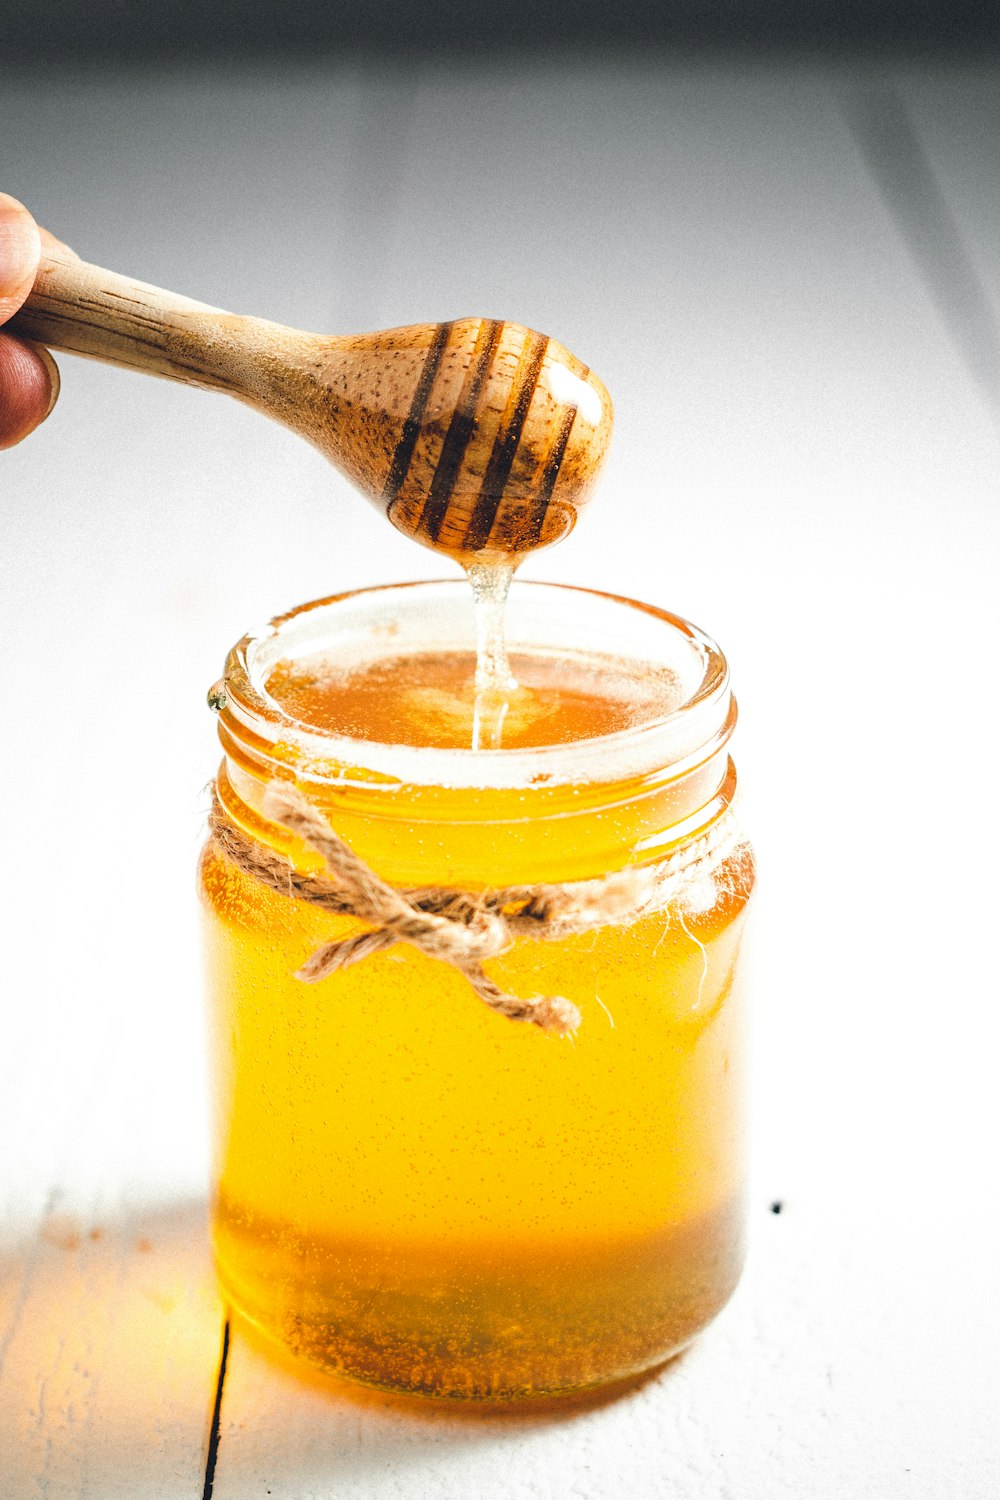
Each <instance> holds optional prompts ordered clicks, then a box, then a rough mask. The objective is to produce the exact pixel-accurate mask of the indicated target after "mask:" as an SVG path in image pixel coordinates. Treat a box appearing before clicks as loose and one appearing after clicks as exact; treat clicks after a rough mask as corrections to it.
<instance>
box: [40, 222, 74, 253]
mask: <svg viewBox="0 0 1000 1500" xmlns="http://www.w3.org/2000/svg"><path fill="white" fill-rule="evenodd" d="M38 233H39V234H40V235H41V237H42V250H43V251H44V253H45V254H46V255H61V256H62V257H63V259H65V258H66V256H67V255H68V256H69V258H70V260H79V259H80V257H79V256H78V255H77V253H76V251H75V250H71V249H70V247H69V245H64V244H63V242H62V240H57V239H56V237H55V235H54V234H50V233H49V231H48V230H47V229H46V228H45V227H44V226H43V225H41V224H39V226H38Z"/></svg>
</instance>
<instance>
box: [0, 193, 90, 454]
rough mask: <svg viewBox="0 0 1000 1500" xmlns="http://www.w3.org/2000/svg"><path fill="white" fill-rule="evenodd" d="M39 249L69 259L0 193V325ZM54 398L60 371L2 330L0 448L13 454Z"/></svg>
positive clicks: (27, 286)
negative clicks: (11, 450) (51, 251)
mask: <svg viewBox="0 0 1000 1500" xmlns="http://www.w3.org/2000/svg"><path fill="white" fill-rule="evenodd" d="M43 247H44V248H45V249H50V248H51V249H58V250H59V251H60V253H61V254H64V255H65V254H67V253H69V254H72V252H71V251H68V250H67V247H66V246H65V245H60V244H59V242H58V240H55V239H54V238H53V237H52V235H50V234H49V233H48V232H47V230H44V229H40V228H39V226H38V225H37V224H36V223H35V221H34V219H33V218H32V217H31V215H30V214H29V212H28V210H27V209H26V208H25V207H24V206H23V205H22V204H20V203H18V201H17V199H16V198H11V197H9V196H8V194H7V193H0V325H2V324H4V323H6V322H7V320H8V318H12V317H13V316H14V314H15V313H16V312H17V310H18V308H19V307H20V306H21V304H22V303H23V302H24V300H25V298H26V297H27V295H28V293H29V292H30V291H31V288H32V286H33V284H34V280H35V273H36V272H37V270H38V261H39V257H40V256H41V253H42V249H43ZM58 394H59V371H58V370H57V369H56V362H55V360H54V359H53V358H52V355H51V354H50V353H49V351H48V350H47V349H43V348H42V347H41V345H40V344H28V343H25V342H24V340H23V339H18V338H15V337H14V336H13V334H10V333H4V332H3V331H2V328H0V448H12V447H13V445H14V444H15V443H19V442H20V441H21V439H22V438H24V437H27V436H28V433H29V432H33V431H34V429H35V428H36V427H37V426H38V425H39V423H40V422H44V421H45V418H46V417H47V416H48V414H49V412H50V411H51V410H52V408H53V406H54V405H55V402H56V397H57V396H58Z"/></svg>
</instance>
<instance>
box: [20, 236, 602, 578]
mask: <svg viewBox="0 0 1000 1500" xmlns="http://www.w3.org/2000/svg"><path fill="white" fill-rule="evenodd" d="M8 327H9V329H10V331H11V332H13V333H17V334H19V335H21V336H22V337H24V338H28V339H33V340H36V341H37V342H39V343H43V344H47V345H49V346H50V347H52V348H53V349H60V350H65V351H67V352H69V353H72V354H83V355H87V356H89V357H90V358H93V359H100V360H104V361H105V362H106V363H108V364H115V365H124V366H127V367H128V368H129V369H133V370H142V371H145V372H146V373H147V374H150V375H162V376H165V377H166V378H167V379H169V380H179V381H183V382H184V383H185V384H187V385H195V386H201V387H203V388H206V389H209V390H217V391H227V392H228V393H229V394H230V395H231V396H235V397H236V398H237V399H238V400H240V401H244V402H246V403H247V404H248V405H249V406H253V407H255V408H256V409H257V410H258V411H261V412H264V413H265V415H267V416H269V417H273V418H274V419H275V420H276V421H278V422H281V423H283V424H284V426H286V427H290V428H292V430H293V431H295V432H298V433H300V434H301V435H302V436H303V437H305V438H307V439H308V440H309V442H311V443H313V444H314V445H315V446H316V447H317V448H319V450H320V451H321V452H322V453H324V454H325V455H326V457H327V458H328V459H330V461H331V462H332V463H333V464H335V465H336V467H337V468H338V469H340V470H341V471H342V472H343V473H344V474H346V476H347V477H348V478H349V479H350V480H352V481H353V483H354V484H355V485H356V486H357V487H358V489H360V490H361V491H362V493H363V494H365V495H366V496H367V497H368V498H369V499H370V500H372V501H373V502H374V503H375V504H376V505H377V506H378V507H379V509H380V510H382V511H383V512H384V513H385V515H387V516H388V518H389V520H390V521H391V522H392V524H393V525H394V526H395V527H397V528H398V530H400V531H402V532H403V533H404V534H405V535H406V536H410V537H413V538H414V539H415V540H416V541H419V542H423V543H424V545H425V546H428V547H433V548H435V549H436V550H437V551H439V552H446V553H449V554H451V555H453V556H456V557H458V558H460V559H464V560H465V561H471V560H472V559H473V558H476V557H484V558H489V557H490V556H508V557H509V556H510V555H511V554H519V553H525V552H528V551H531V550H533V549H535V548H537V547H544V546H546V545H548V544H549V543H550V542H556V541H558V540H559V539H560V538H561V537H563V536H566V535H567V533H568V532H569V531H570V530H571V529H572V527H573V525H574V524H575V521H576V516H577V512H578V511H579V510H580V508H581V507H582V506H583V505H584V504H585V503H586V501H587V500H588V499H589V496H590V493H591V491H592V489H593V485H594V481H595V479H596V478H597V474H598V471H599V469H600V467H601V465H602V463H603V460H604V455H605V452H606V449H607V446H608V442H609V439H610V436H611V424H612V408H611V399H610V397H609V396H608V393H607V391H606V390H605V388H604V386H603V385H602V383H601V381H600V380H598V378H597V377H596V375H594V374H593V373H592V372H591V371H590V370H589V369H588V368H587V366H586V365H583V364H581V363H580V361H579V360H578V359H576V358H575V357H574V356H573V355H572V354H570V352H569V350H568V349H565V348H564V347H563V345H562V344H558V343H556V342H555V340H554V339H549V338H546V337H545V336H544V335H542V334H538V333H533V332H532V331H531V329H529V328H522V327H520V325H518V324H516V323H502V322H498V321H496V320H494V319H491V318H461V319H459V320H458V321H456V322H452V323H420V324H417V325H415V326H414V327H411V328H391V329H388V330H386V331H385V332H382V333H368V334H347V335H343V336H337V335H322V334H314V333H300V332H298V331H297V330H295V329H292V328H284V327H282V326H281V325H280V324H278V323H269V322H265V321H264V320H263V319H260V318H248V317H238V316H236V315H234V314H232V313H227V312H222V311H221V310H220V309H218V308H215V307H209V306H207V305H206V304H205V303H202V302H192V301H191V300H189V299H188V298H186V297H178V296H175V295H174V294H173V293H172V292H166V291H161V290H160V289H159V288H158V287H153V286H146V285H144V284H143V283H142V282H138V281H131V280H129V279H128V278H127V277H124V276H118V275H115V274H114V273H113V272H111V271H104V270H101V269H100V267H98V266H92V265H88V264H87V263H86V262H85V261H80V260H76V259H72V258H70V257H68V256H67V257H63V256H59V255H57V254H52V253H49V254H48V255H47V256H45V257H43V260H42V263H41V267H40V269H39V272H38V276H37V279H36V281H35V285H34V288H33V290H32V293H31V295H30V297H29V298H28V300H27V301H26V302H25V304H24V306H23V307H22V308H21V310H20V312H19V313H18V314H17V315H16V317H14V318H13V319H12V320H11V322H10V323H9V324H8Z"/></svg>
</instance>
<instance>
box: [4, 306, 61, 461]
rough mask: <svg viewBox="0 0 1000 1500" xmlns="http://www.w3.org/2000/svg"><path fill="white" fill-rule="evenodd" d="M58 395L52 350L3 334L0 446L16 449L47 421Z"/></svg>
mask: <svg viewBox="0 0 1000 1500" xmlns="http://www.w3.org/2000/svg"><path fill="white" fill-rule="evenodd" d="M58 394H59V371H58V370H57V369H56V362H55V360H54V359H53V358H52V355H51V354H50V353H49V351H48V350H47V349H42V348H41V347H40V346H39V345H37V344H25V343H22V342H21V340H20V339H16V338H14V337H13V335H11V334H9V333H0V448H12V447H13V446H14V444H15V443H19V442H20V441H21V439H22V438H25V437H27V436H28V433H29V432H33V431H34V430H35V428H36V427H37V426H38V425H39V423H40V422H44V421H45V418H46V417H47V416H48V414H49V412H50V411H51V410H52V408H53V406H55V404H56V397H57V396H58Z"/></svg>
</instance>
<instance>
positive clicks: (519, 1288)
mask: <svg viewBox="0 0 1000 1500" xmlns="http://www.w3.org/2000/svg"><path fill="white" fill-rule="evenodd" d="M241 1217H242V1218H243V1220H244V1222H243V1226H242V1227H243V1228H244V1229H245V1228H246V1222H245V1215H244V1216H241ZM741 1227H742V1214H741V1212H739V1211H738V1210H736V1209H734V1208H732V1207H730V1208H728V1209H727V1210H725V1212H724V1213H716V1214H713V1215H711V1216H705V1217H703V1218H701V1219H699V1220H698V1221H697V1222H696V1223H695V1224H688V1225H684V1226H671V1228H670V1229H669V1230H668V1231H661V1232H660V1233H659V1234H657V1235H655V1236H647V1237H646V1238H645V1239H644V1240H643V1241H641V1242H638V1241H637V1242H632V1243H631V1244H629V1245H627V1246H623V1245H616V1246H614V1247H610V1248H609V1247H607V1246H605V1247H601V1248H600V1249H596V1250H595V1249H594V1248H584V1247H570V1248H567V1247H563V1249H562V1250H561V1251H560V1252H559V1253H558V1254H550V1255H549V1256H547V1257H541V1256H539V1255H537V1254H536V1256H535V1257H533V1258H526V1257H524V1256H523V1255H521V1256H512V1255H511V1252H510V1247H509V1246H505V1247H504V1248H503V1253H502V1255H500V1254H498V1253H497V1252H496V1251H494V1252H493V1255H492V1257H490V1256H487V1257H485V1262H486V1263H485V1264H484V1255H483V1254H482V1253H481V1254H480V1255H479V1256H478V1257H476V1258H472V1257H469V1256H468V1255H466V1256H464V1257H461V1256H458V1257H456V1255H455V1252H454V1251H451V1252H442V1250H441V1248H440V1247H435V1252H434V1254H431V1251H430V1247H426V1246H425V1247H422V1253H421V1254H420V1255H414V1254H413V1250H412V1247H408V1249H409V1253H407V1250H406V1249H405V1248H404V1247H400V1246H396V1247H385V1248H383V1249H381V1251H380V1252H379V1253H377V1255H376V1256H375V1257H374V1258H373V1252H372V1248H371V1247H366V1249H365V1251H364V1252H363V1253H359V1251H358V1248H357V1247H346V1246H345V1245H343V1244H338V1245H336V1246H334V1245H332V1244H331V1243H330V1242H329V1241H327V1242H325V1243H324V1244H323V1245H322V1247H320V1246H319V1245H317V1243H316V1242H315V1240H314V1241H312V1242H311V1245H310V1250H311V1254H310V1255H309V1257H308V1259H306V1257H305V1256H303V1255H302V1254H298V1255H295V1256H291V1257H290V1256H288V1255H287V1252H288V1249H289V1243H288V1233H287V1231H286V1232H285V1233H284V1234H282V1236H281V1245H282V1251H283V1253H284V1255H285V1260H284V1267H283V1269H279V1267H278V1265H277V1262H276V1261H275V1263H273V1264H268V1261H269V1260H271V1259H272V1258H273V1257H272V1256H269V1255H268V1254H267V1252H266V1250H265V1249H264V1246H263V1245H262V1243H261V1240H260V1238H259V1236H257V1235H255V1236H254V1240H255V1242H256V1243H255V1244H253V1245H250V1244H248V1243H247V1242H246V1239H245V1238H244V1236H243V1235H241V1236H240V1237H239V1239H238V1240H237V1239H235V1238H234V1236H233V1233H232V1228H231V1227H229V1228H226V1229H224V1228H222V1227H221V1225H220V1224H219V1223H217V1228H216V1261H217V1269H218V1275H219V1280H220V1283H221V1287H222V1292H223V1296H224V1297H225V1298H226V1300H227V1302H228V1304H229V1305H230V1307H231V1308H232V1309H233V1311H234V1312H235V1313H236V1314H237V1315H238V1316H239V1317H240V1319H241V1320H242V1321H244V1322H245V1323H248V1324H249V1325H251V1326H252V1327H253V1328H254V1329H255V1330H256V1331H257V1333H258V1334H259V1335H261V1336H262V1337H263V1339H264V1340H265V1341H266V1342H267V1343H268V1344H271V1345H276V1346H277V1347H278V1348H280V1349H281V1350H283V1351H285V1352H286V1353H287V1354H288V1355H290V1356H291V1357H292V1358H293V1359H294V1360H297V1361H303V1362H305V1363H306V1364H307V1365H309V1366H311V1367H313V1368H315V1369H320V1370H322V1371H325V1372H326V1373H327V1374H329V1375H333V1376H336V1377H342V1378H346V1379H349V1380H352V1381H355V1382H358V1383H360V1384H361V1385H365V1386H368V1387H372V1388H375V1389H377V1390H380V1391H384V1392H389V1393H391V1394H393V1395H399V1396H421V1397H425V1398H430V1399H435V1400H439V1401H445V1402H448V1403H461V1404H463V1405H466V1406H469V1407H470V1408H474V1407H475V1406H476V1405H482V1406H488V1407H490V1408H495V1407H498V1406H513V1405H517V1406H518V1407H522V1406H524V1405H525V1404H526V1403H531V1402H536V1401H537V1402H540V1403H543V1404H547V1403H549V1402H558V1401H560V1400H564V1399H566V1398H572V1397H573V1396H575V1395H578V1394H580V1393H585V1392H588V1391H595V1390H599V1389H600V1388H602V1387H607V1386H612V1385H614V1384H616V1383H622V1382H628V1381H629V1380H633V1379H635V1378H637V1377H640V1376H642V1375H643V1374H645V1373H648V1372H649V1371H651V1370H654V1369H656V1368H659V1367H660V1366H662V1365H663V1364H665V1363H666V1362H667V1361H668V1360H670V1359H672V1358H674V1357H675V1356H676V1355H677V1354H679V1353H680V1352H681V1351H682V1350H683V1349H684V1348H686V1347H687V1345H688V1344H690V1343H691V1342H692V1340H693V1339H694V1338H695V1337H696V1336H697V1335H698V1334H699V1333H700V1332H701V1331H702V1329H703V1328H705V1327H706V1326H707V1325H708V1323H710V1322H711V1321H712V1319H713V1318H714V1317H715V1316H716V1314H717V1313H718V1312H719V1311H720V1310H721V1309H722V1307H723V1306H724V1305H725V1303H726V1302H727V1301H728V1299H729V1297H730V1296H731V1294H732V1292H733V1290H734V1289H735V1286H736V1283H737V1280H738V1278H739V1273H740V1270H741V1267H742V1260H743V1247H742V1233H741ZM268 1238H269V1239H270V1238H271V1237H270V1236H268ZM271 1243H272V1245H273V1243H274V1241H273V1240H272V1241H271ZM449 1261H450V1263H449Z"/></svg>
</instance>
